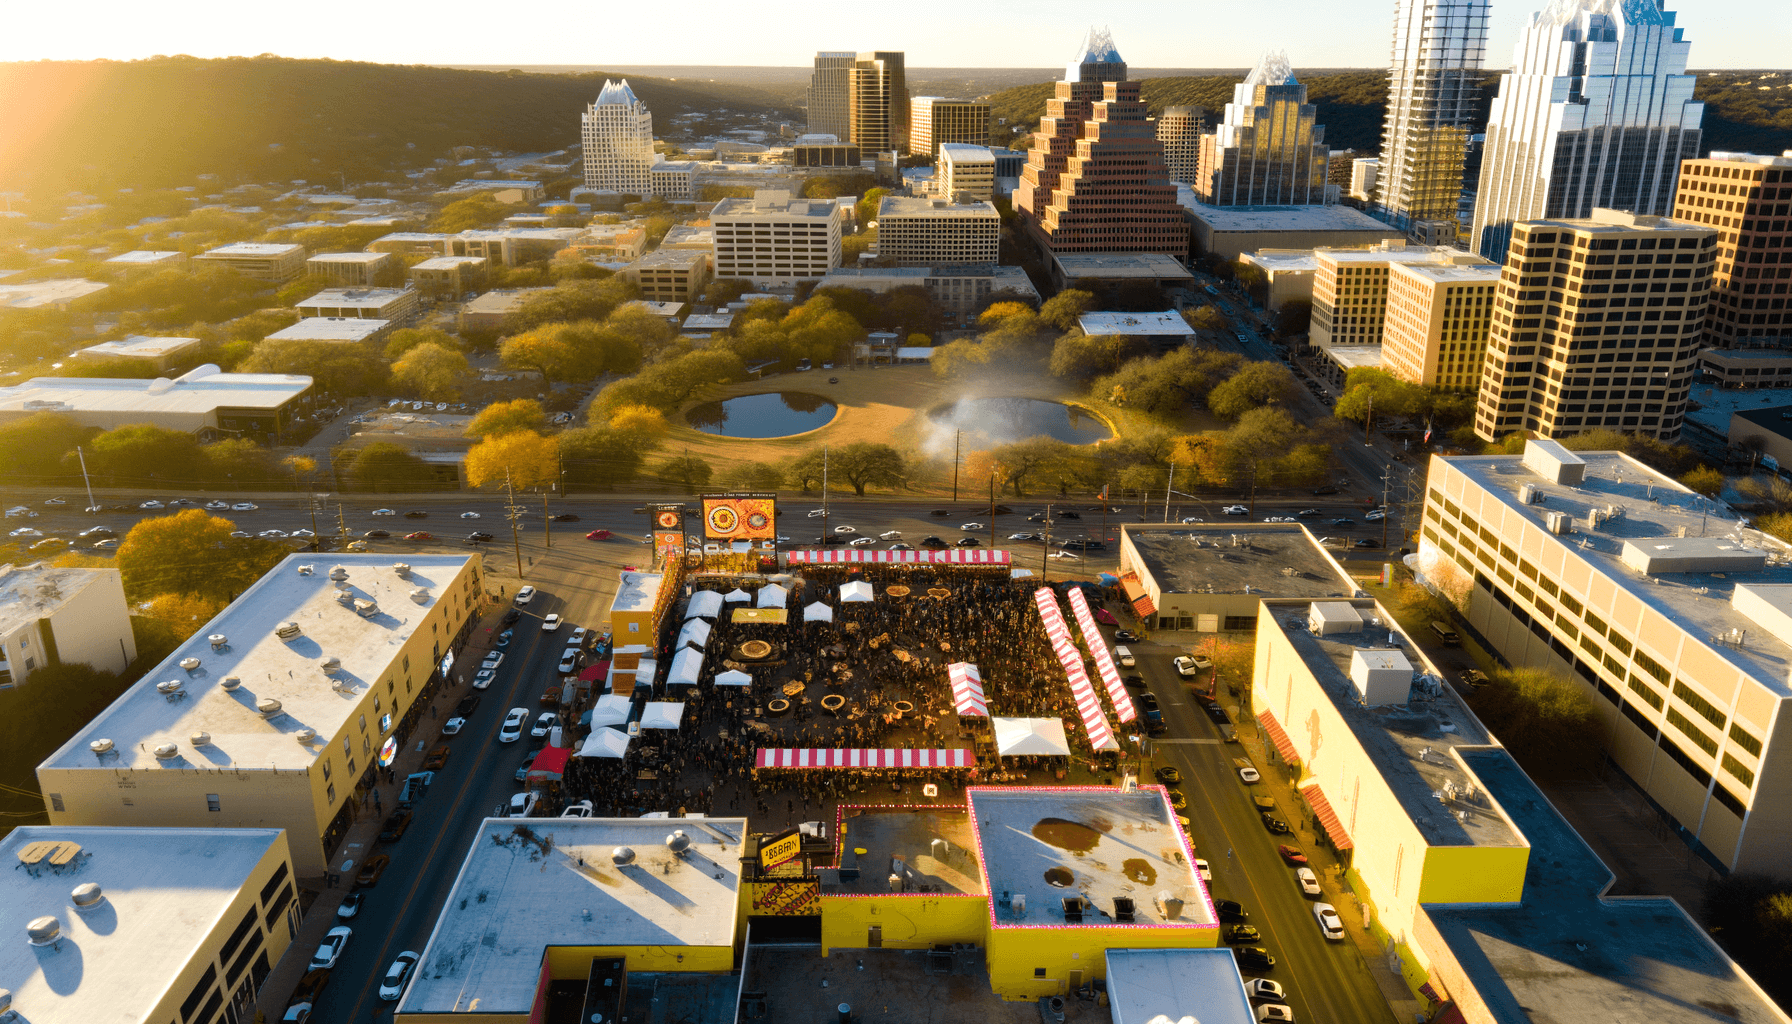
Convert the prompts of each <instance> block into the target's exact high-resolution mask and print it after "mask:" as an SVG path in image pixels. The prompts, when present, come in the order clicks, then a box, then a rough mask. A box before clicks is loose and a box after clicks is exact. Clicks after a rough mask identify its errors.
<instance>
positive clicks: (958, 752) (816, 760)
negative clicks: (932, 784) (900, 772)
mask: <svg viewBox="0 0 1792 1024" xmlns="http://www.w3.org/2000/svg"><path fill="white" fill-rule="evenodd" d="M753 767H755V768H975V767H977V757H976V754H975V753H974V752H972V751H970V750H968V749H965V748H962V747H961V748H955V749H949V750H911V749H909V748H907V747H898V748H890V747H884V748H877V747H849V748H845V749H838V750H836V749H830V748H825V747H803V748H798V749H791V748H789V747H780V748H770V747H766V748H761V749H760V751H759V754H758V757H757V758H756V759H755V761H754V764H753Z"/></svg>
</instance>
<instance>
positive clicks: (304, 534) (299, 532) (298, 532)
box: [292, 530, 317, 537]
mask: <svg viewBox="0 0 1792 1024" xmlns="http://www.w3.org/2000/svg"><path fill="white" fill-rule="evenodd" d="M292 536H294V537H315V536H317V534H315V533H312V532H311V531H310V530H294V531H292Z"/></svg>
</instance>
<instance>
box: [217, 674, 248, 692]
mask: <svg viewBox="0 0 1792 1024" xmlns="http://www.w3.org/2000/svg"><path fill="white" fill-rule="evenodd" d="M220 685H222V686H223V687H224V689H226V690H236V689H240V688H241V687H242V685H243V680H242V677H241V676H225V677H224V682H223V683H222V684H220Z"/></svg>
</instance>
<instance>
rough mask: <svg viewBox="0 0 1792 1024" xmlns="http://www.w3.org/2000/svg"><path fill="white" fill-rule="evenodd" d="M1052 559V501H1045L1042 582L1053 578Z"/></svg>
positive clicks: (1040, 558) (1040, 571) (1040, 570)
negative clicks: (1051, 570)
mask: <svg viewBox="0 0 1792 1024" xmlns="http://www.w3.org/2000/svg"><path fill="white" fill-rule="evenodd" d="M1051 559H1052V503H1051V502H1049V501H1048V502H1046V503H1045V542H1044V544H1043V545H1042V546H1041V548H1040V552H1039V578H1040V580H1041V581H1042V582H1045V583H1050V582H1051V579H1052V574H1051V572H1050V567H1051V564H1052V563H1051Z"/></svg>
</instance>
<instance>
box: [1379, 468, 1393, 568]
mask: <svg viewBox="0 0 1792 1024" xmlns="http://www.w3.org/2000/svg"><path fill="white" fill-rule="evenodd" d="M1393 475H1394V464H1393V463H1391V462H1390V463H1388V465H1387V468H1386V469H1385V470H1384V471H1383V472H1382V475H1381V547H1382V550H1383V551H1385V550H1387V546H1388V483H1389V481H1390V480H1391V479H1392V477H1393Z"/></svg>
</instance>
